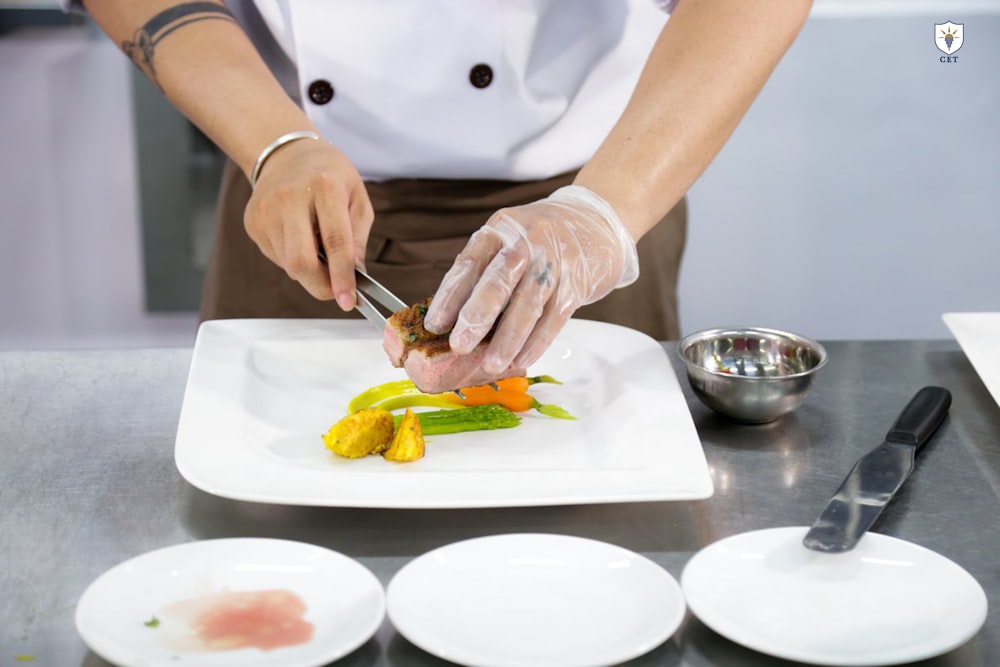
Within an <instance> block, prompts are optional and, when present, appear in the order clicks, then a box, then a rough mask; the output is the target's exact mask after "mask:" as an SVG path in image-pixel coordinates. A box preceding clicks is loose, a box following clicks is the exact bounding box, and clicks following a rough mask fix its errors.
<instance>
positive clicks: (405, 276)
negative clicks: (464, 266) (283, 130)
mask: <svg viewBox="0 0 1000 667" xmlns="http://www.w3.org/2000/svg"><path fill="white" fill-rule="evenodd" d="M573 176H574V174H564V175H561V176H557V177H554V178H550V179H547V180H543V181H530V182H512V181H491V180H477V181H453V180H444V179H399V180H392V181H385V182H379V183H367V184H366V185H367V188H368V194H369V196H370V197H371V201H372V205H373V207H374V209H375V224H374V226H373V228H372V231H371V235H370V237H369V239H368V248H367V253H366V259H365V265H366V268H367V269H368V272H369V273H370V274H371V275H372V277H373V278H375V279H376V280H378V281H379V282H381V283H382V284H383V285H385V286H386V287H388V288H389V289H390V290H392V291H393V292H395V293H396V294H397V295H399V297H400V298H401V299H402V300H403V301H405V302H407V303H416V302H417V301H421V300H423V299H425V298H426V297H428V296H430V295H432V294H434V292H435V291H436V290H437V287H438V285H439V284H440V283H441V279H442V278H443V277H444V274H445V272H447V271H448V269H449V268H450V267H451V264H452V262H453V261H454V259H455V256H456V255H457V254H458V253H459V251H461V250H462V248H464V247H465V244H466V241H468V238H469V236H470V235H471V234H472V233H473V232H475V231H476V230H477V229H479V228H480V227H481V226H482V225H483V224H484V223H485V222H486V220H487V219H488V218H489V217H490V215H491V214H492V213H493V212H494V211H496V210H497V209H500V208H503V207H505V206H516V205H519V204H526V203H529V202H532V201H535V200H537V199H541V198H543V197H545V196H547V195H548V194H550V193H551V192H552V191H554V190H556V189H557V188H559V187H562V186H563V185H568V184H570V183H571V182H572V180H573ZM249 199H250V184H249V183H248V182H247V179H246V177H245V176H244V175H243V173H242V172H241V171H240V170H239V169H238V168H236V167H235V165H234V164H233V163H232V162H227V164H226V167H225V169H224V171H223V177H222V186H221V190H220V193H219V205H218V219H217V225H216V236H215V243H214V246H213V249H212V254H211V256H210V258H209V261H208V266H207V268H206V274H205V282H204V285H203V289H202V302H201V312H200V317H201V319H202V320H211V319H231V318H243V317H307V318H311V317H323V318H344V317H350V318H356V317H360V316H359V315H358V313H357V312H351V313H345V312H344V311H342V310H341V309H340V307H339V306H337V304H336V303H335V302H333V301H318V300H316V299H314V298H313V297H312V296H311V295H310V294H309V293H308V292H307V291H306V290H305V289H303V288H302V287H301V286H300V285H299V284H298V283H297V282H295V281H294V280H292V279H291V278H289V277H288V275H287V274H286V273H285V272H284V270H283V269H281V268H279V267H278V266H276V265H275V264H273V263H271V261H270V260H268V259H267V258H266V257H264V255H263V254H262V253H261V252H260V251H259V250H258V249H257V246H256V245H255V244H254V243H253V241H251V240H250V238H249V237H248V236H247V234H246V232H245V231H244V228H243V212H244V209H245V208H246V205H247V201H249ZM686 232H687V206H686V202H685V200H683V199H682V200H681V202H680V203H679V204H678V205H677V206H675V207H674V209H673V210H672V211H670V213H669V214H667V216H666V217H665V218H664V219H663V220H662V221H661V222H660V223H659V224H657V225H656V227H654V228H653V229H652V230H650V232H649V233H647V234H646V235H645V236H644V237H643V238H642V240H641V241H639V266H640V267H641V271H640V275H639V279H638V280H637V281H636V282H635V283H633V284H632V285H630V286H628V287H625V288H623V289H619V290H615V291H613V292H612V293H611V294H609V295H608V296H606V297H605V298H604V299H602V300H601V301H599V302H597V303H594V304H590V305H589V306H584V307H582V308H580V309H579V310H578V311H577V312H576V315H575V316H576V317H581V318H586V319H592V320H602V321H605V322H614V323H616V324H621V325H624V326H627V327H631V328H633V329H637V330H639V331H642V332H645V333H646V334H648V335H649V336H652V337H653V338H655V339H657V340H676V339H677V338H678V336H679V332H680V328H679V326H678V319H677V274H678V271H679V268H680V261H681V255H682V253H683V250H684V242H685V237H686Z"/></svg>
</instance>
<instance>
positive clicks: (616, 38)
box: [251, 0, 666, 180]
mask: <svg viewBox="0 0 1000 667" xmlns="http://www.w3.org/2000/svg"><path fill="white" fill-rule="evenodd" d="M255 4H256V7H257V9H258V11H259V13H260V18H262V19H263V25H266V27H267V29H268V30H269V31H270V33H271V34H270V36H269V37H270V39H271V40H273V42H272V43H276V44H277V45H278V47H279V48H280V49H281V50H282V51H283V52H284V55H285V57H287V60H288V61H290V63H291V64H292V65H293V66H294V68H295V71H296V72H297V81H296V82H294V84H293V85H294V86H295V90H296V94H295V95H293V97H295V98H296V99H297V100H298V101H299V102H300V103H301V104H302V106H303V108H304V109H305V110H306V112H307V113H308V115H309V117H310V119H311V120H312V121H313V122H314V123H315V124H316V126H317V127H318V128H319V129H320V130H321V132H322V133H323V135H324V136H325V137H326V138H327V139H328V140H330V141H331V142H332V143H333V144H334V145H336V146H337V147H338V148H339V149H340V150H342V151H343V152H344V153H345V154H346V155H347V156H348V157H349V158H350V159H351V160H352V161H353V162H354V164H355V166H356V167H357V169H358V171H359V172H361V174H362V176H363V177H365V178H366V179H369V180H385V179H390V178H416V177H424V178H476V179H478V178H499V179H510V180H530V179H536V178H547V177H550V176H553V175H556V174H560V173H564V172H567V171H570V170H572V169H577V168H579V167H580V166H582V165H583V163H584V162H585V161H586V160H587V159H588V158H589V157H590V156H591V155H592V154H593V153H594V151H595V150H596V149H597V147H598V145H599V144H600V143H601V141H602V140H603V139H604V137H605V136H606V135H607V133H608V131H609V130H610V129H611V127H612V125H613V124H614V123H615V121H616V120H617V119H618V117H619V116H620V114H621V112H622V110H623V109H624V107H625V104H626V102H627V101H628V99H629V96H630V95H631V93H632V90H633V88H634V87H635V82H636V81H637V79H638V77H639V73H640V71H641V69H642V67H643V65H644V64H645V61H646V58H647V56H648V54H649V51H650V49H651V48H652V45H653V42H654V41H655V39H656V37H657V36H658V35H659V32H660V29H661V28H662V26H663V23H664V22H665V21H666V13H665V12H664V11H663V5H664V3H663V2H655V1H654V0H620V1H613V2H612V1H610V0H519V1H516V2H513V1H507V2H504V1H490V2H486V1H485V0H483V1H471V0H336V1H335V2H334V1H331V0H256V2H255ZM251 36H253V35H251ZM255 41H256V42H258V43H259V42H260V39H256V40H255ZM270 60H271V62H274V60H275V59H274V57H273V54H272V57H271V58H270ZM477 65H480V66H481V65H485V66H486V67H487V68H488V70H484V69H483V68H482V67H480V68H479V69H478V70H477V71H476V74H477V75H478V78H477V77H476V76H475V75H473V69H474V68H476V66H477ZM474 78H475V79H476V81H477V82H478V83H479V84H480V86H482V84H483V82H484V81H486V80H488V85H485V86H482V87H477V86H476V85H474V84H473V81H472V79H474ZM287 81H288V76H287V74H286V76H285V82H286V83H287Z"/></svg>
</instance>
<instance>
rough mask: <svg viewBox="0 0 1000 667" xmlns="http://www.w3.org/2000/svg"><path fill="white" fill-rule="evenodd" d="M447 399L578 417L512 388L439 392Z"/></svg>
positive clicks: (563, 417) (454, 401)
mask: <svg viewBox="0 0 1000 667" xmlns="http://www.w3.org/2000/svg"><path fill="white" fill-rule="evenodd" d="M438 396H442V397H444V398H446V399H447V400H449V401H451V402H453V403H458V404H459V405H466V406H470V405H490V404H495V405H502V406H503V407H505V408H507V409H508V410H510V411H512V412H527V411H528V410H538V411H539V412H540V413H542V414H543V415H548V416H549V417H558V418H559V419H576V417H574V416H573V415H571V414H570V413H569V412H567V411H566V410H564V409H563V408H560V407H559V406H558V405H543V404H542V403H539V402H538V399H536V398H535V397H534V396H532V395H531V394H528V393H527V392H522V391H513V390H510V389H494V388H493V387H491V386H489V385H485V386H483V387H466V388H464V389H462V395H461V396H459V395H458V394H457V393H455V392H451V393H448V394H438Z"/></svg>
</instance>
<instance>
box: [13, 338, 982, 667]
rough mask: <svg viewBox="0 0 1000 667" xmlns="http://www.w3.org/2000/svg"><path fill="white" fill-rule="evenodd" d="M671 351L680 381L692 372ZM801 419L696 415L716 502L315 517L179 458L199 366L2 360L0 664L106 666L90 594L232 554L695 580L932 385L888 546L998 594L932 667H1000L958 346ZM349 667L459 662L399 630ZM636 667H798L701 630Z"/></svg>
mask: <svg viewBox="0 0 1000 667" xmlns="http://www.w3.org/2000/svg"><path fill="white" fill-rule="evenodd" d="M665 347H666V348H667V350H668V352H670V356H671V359H672V361H673V363H674V368H675V371H676V372H677V373H678V374H679V375H680V374H681V369H680V364H679V363H678V362H677V360H676V359H674V358H673V357H674V355H673V346H672V345H671V344H667V345H665ZM826 347H827V350H828V352H829V354H830V361H829V363H828V365H827V366H826V368H824V369H823V370H822V371H821V372H820V375H819V377H818V379H817V383H816V385H815V387H814V389H813V392H812V393H811V394H810V396H809V398H808V399H807V400H806V402H805V404H804V405H803V406H802V407H801V408H799V410H798V411H797V412H795V413H793V414H791V415H789V416H787V417H785V418H784V419H782V420H781V421H779V422H776V423H774V424H771V425H766V426H741V425H737V424H734V423H731V422H728V421H725V420H724V419H722V418H719V417H717V416H715V415H714V414H712V413H711V412H709V411H708V410H707V409H706V408H704V407H703V406H702V405H701V404H700V403H698V402H697V400H696V399H695V398H694V396H693V394H691V393H690V391H689V390H688V388H687V384H686V381H683V382H682V383H683V385H684V387H685V391H686V395H687V397H688V403H689V405H690V407H691V412H692V415H693V417H694V421H695V424H696V425H697V428H698V432H699V434H700V436H701V439H702V442H703V443H704V446H705V452H706V455H707V458H708V461H709V464H710V466H711V469H712V474H713V478H714V481H715V485H716V491H715V495H714V496H713V497H712V498H710V499H707V500H702V501H694V502H660V503H627V504H611V505H588V506H568V507H540V508H516V509H470V510H408V511H407V510H375V509H371V510H365V509H337V508H300V507H288V506H277V505H265V504H255V503H246V502H238V501H233V500H226V499H223V498H218V497H215V496H211V495H208V494H206V493H203V492H201V491H199V490H197V489H195V488H193V487H192V486H190V485H189V484H188V483H187V482H185V481H184V480H183V479H182V478H181V477H180V475H179V474H178V472H177V469H176V467H175V466H174V461H173V449H174V437H175V434H176V428H177V420H178V416H179V413H180V407H181V401H182V398H183V394H184V386H185V381H186V378H187V372H188V366H189V364H190V361H191V350H190V349H153V350H107V351H101V350H95V351H66V352H39V351H33V352H17V351H8V352H0V456H2V464H0V665H13V664H24V663H15V656H17V655H19V654H24V655H30V656H34V657H35V661H34V662H33V663H29V664H34V665H38V666H39V667H43V666H45V667H48V666H57V667H64V666H75V665H82V666H85V667H96V666H99V665H106V664H107V663H105V662H104V661H103V660H102V659H100V658H99V657H97V656H96V655H95V654H93V653H91V652H89V651H88V649H87V647H86V646H85V644H84V643H83V641H82V639H80V637H79V636H78V635H77V633H76V630H75V627H74V623H73V615H74V611H75V606H76V603H77V600H78V599H79V596H80V595H81V593H82V592H83V590H84V589H85V588H86V587H87V585H88V584H89V583H90V582H91V581H92V580H93V579H94V578H96V577H97V576H99V575H100V574H101V573H103V572H104V571H105V570H107V569H108V568H110V567H112V566H114V565H116V564H117V563H120V562H121V561H124V560H127V559H129V558H132V557H134V556H137V555H139V554H141V553H144V552H146V551H149V550H152V549H156V548H159V547H164V546H168V545H172V544H177V543H181V542H188V541H191V540H202V539H211V538H219V537H236V536H259V537H278V538H286V539H294V540H302V541H306V542H312V543H315V544H319V545H322V546H326V547H329V548H331V549H335V550H337V551H340V552H342V553H344V554H347V555H349V556H352V557H354V558H357V559H359V560H360V561H361V562H362V563H364V564H365V565H367V566H368V567H369V568H370V569H371V570H372V571H374V572H375V574H376V575H377V576H378V577H379V579H380V580H381V581H382V582H383V584H388V582H389V580H390V579H391V578H392V576H393V574H395V572H396V571H397V570H398V569H399V568H400V567H402V566H403V565H404V564H405V563H406V562H407V561H409V560H410V559H412V558H414V557H416V556H418V555H420V554H422V553H424V552H426V551H428V550H430V549H433V548H435V547H438V546H441V545H444V544H447V543H450V542H454V541H457V540H462V539H467V538H470V537H476V536H482V535H490V534H496V533H507V532H524V531H532V532H552V533H563V534H569V535H577V536H582V537H590V538H594V539H598V540H604V541H606V542H611V543H614V544H618V545H620V546H622V547H625V548H628V549H632V550H634V551H637V552H639V553H642V554H644V555H646V556H648V557H649V558H651V559H653V560H654V561H656V562H657V563H659V564H660V565H662V566H663V567H664V568H666V569H667V570H668V571H669V572H670V573H671V574H673V575H674V576H675V577H677V578H679V577H680V574H681V570H682V569H683V567H684V565H685V563H686V562H687V561H688V559H689V558H690V557H691V556H692V555H693V554H694V553H695V552H696V551H697V550H698V549H700V548H701V547H703V546H705V545H707V544H709V543H711V542H713V541H715V540H718V539H720V538H723V537H726V536H728V535H732V534H735V533H740V532H743V531H747V530H753V529H757V528H767V527H775V526H785V525H807V524H809V523H811V522H812V521H813V519H814V518H815V517H816V515H817V514H818V512H819V511H820V509H821V508H822V507H823V505H824V503H825V502H826V500H827V498H828V497H829V495H830V494H831V493H832V492H833V490H834V489H835V488H836V486H837V485H838V483H839V482H840V480H841V479H842V477H843V476H844V475H845V474H846V473H847V471H848V470H849V468H850V467H851V465H852V464H853V462H854V460H855V459H856V458H857V457H858V456H859V455H861V454H862V453H864V452H865V451H867V450H868V449H870V448H871V447H873V446H874V445H876V444H878V442H880V441H881V438H882V436H883V435H884V434H885V432H886V431H887V430H888V428H889V426H890V425H891V423H892V421H893V420H894V419H895V417H896V415H897V413H898V412H899V410H900V409H902V407H903V406H904V405H905V404H906V402H907V401H908V400H909V398H910V397H911V396H912V394H913V393H914V392H915V391H916V390H917V389H919V388H920V387H922V386H924V385H929V384H935V385H940V386H944V387H946V388H948V389H950V390H951V392H952V394H953V397H954V400H953V404H952V407H951V411H950V414H949V418H948V419H947V420H946V421H945V423H944V425H943V426H942V427H941V429H940V430H939V431H938V433H937V435H936V436H935V438H934V439H933V440H932V441H931V442H930V444H929V445H928V446H926V447H925V448H924V449H923V450H922V451H921V452H920V454H919V456H918V464H917V468H916V470H915V472H914V473H913V475H912V476H911V477H910V479H909V480H908V481H907V483H906V485H905V486H904V487H903V489H902V490H901V492H900V494H899V495H898V496H897V497H896V499H895V500H894V501H893V502H892V504H891V505H890V506H889V508H888V509H887V510H886V512H885V514H884V515H883V516H882V518H881V519H880V520H879V522H878V523H876V525H875V527H874V529H873V530H875V531H877V532H882V533H886V534H889V535H893V536H896V537H899V538H902V539H905V540H909V541H912V542H915V543H917V544H920V545H923V546H925V547H927V548H929V549H932V550H934V551H937V552H938V553H940V554H942V555H944V556H946V557H948V558H950V559H952V560H954V561H955V562H957V563H958V564H959V565H961V566H963V567H964V568H966V569H967V570H968V571H969V572H970V573H971V574H972V575H973V576H974V577H975V578H976V579H977V580H978V581H979V582H980V584H982V586H983V588H984V589H985V590H986V593H987V596H988V598H989V604H990V613H989V616H988V618H987V621H986V625H985V627H984V628H983V629H982V630H981V631H980V632H979V634H978V635H977V636H976V637H974V638H973V639H972V640H971V641H970V642H968V643H967V644H966V645H964V646H962V647H960V648H958V649H956V650H955V651H952V652H951V653H949V654H947V655H945V656H941V657H939V658H936V659H933V660H928V661H924V662H921V663H920V664H921V665H924V666H926V667H930V666H932V665H933V666H940V665H949V666H956V667H957V666H961V667H996V665H1000V559H998V557H997V549H998V547H1000V519H998V516H1000V512H998V510H1000V442H998V441H1000V407H998V406H997V404H996V403H995V402H994V401H993V399H992V398H991V396H990V395H989V393H988V392H987V390H986V388H985V387H984V386H983V384H982V382H981V381H980V379H979V377H978V376H977V375H976V372H975V370H974V369H973V368H972V366H971V365H970V364H969V362H968V360H967V359H966V357H965V355H964V354H963V353H962V352H961V350H960V349H959V347H958V346H957V345H956V344H955V343H954V342H953V341H950V340H941V341H904V342H898V341H893V342H889V341H875V342H827V343H826ZM337 664H338V665H343V666H350V667H373V666H376V665H379V666H381V665H393V666H401V665H406V666H407V667H412V666H417V667H419V666H422V665H445V664H448V663H445V662H443V661H441V660H438V659H436V658H434V657H432V656H430V655H428V654H426V653H424V652H423V651H421V650H420V649H418V648H416V647H415V646H413V645H412V644H410V643H409V642H408V641H406V640H405V639H403V638H402V637H401V636H399V635H398V634H397V633H396V632H395V631H394V630H393V628H392V626H391V625H389V623H388V621H386V622H385V623H384V624H383V625H382V627H381V629H380V630H379V631H378V633H377V634H376V636H375V637H374V638H373V639H372V640H371V641H369V642H368V643H367V644H365V645H364V646H362V647H361V648H360V649H358V650H357V651H355V652H354V653H353V654H351V655H350V656H348V657H346V658H345V659H343V660H342V661H340V662H339V663H337ZM628 664H629V665H633V666H647V665H649V666H651V665H658V666H659V665H665V666H681V665H684V666H690V667H705V666H708V665H727V666H728V665H741V666H742V665H747V666H750V667H753V666H756V665H768V666H772V665H791V664H794V663H790V662H786V661H782V660H777V659H774V658H770V657H768V656H764V655H761V654H758V653H755V652H753V651H750V650H747V649H744V648H742V647H740V646H738V645H736V644H734V643H732V642H730V641H728V640H726V639H724V638H722V637H720V636H719V635H717V634H715V633H714V632H712V631H711V630H709V629H708V628H706V627H705V626H704V625H703V624H701V623H700V622H698V621H697V620H696V619H691V618H689V619H688V620H687V622H686V623H685V624H684V626H682V628H681V630H680V631H679V632H678V633H677V634H676V635H675V636H674V637H673V638H672V639H671V640H669V641H668V642H666V643H665V644H663V645H661V646H660V647H659V648H657V649H655V650H654V651H653V652H651V653H649V654H647V655H645V656H643V657H641V658H638V659H636V660H634V661H631V662H630V663H628Z"/></svg>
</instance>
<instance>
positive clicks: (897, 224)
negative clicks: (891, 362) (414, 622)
mask: <svg viewBox="0 0 1000 667" xmlns="http://www.w3.org/2000/svg"><path fill="white" fill-rule="evenodd" d="M814 7H815V10H814V12H813V16H812V17H811V18H810V20H809V21H808V22H807V25H806V27H805V29H804V30H803V32H802V34H801V35H800V37H799V39H798V40H797V41H796V43H795V44H794V45H793V47H792V48H791V49H790V51H789V53H788V54H787V56H786V58H785V59H784V60H783V61H782V63H781V64H780V65H779V67H778V69H777V70H776V72H775V73H774V75H773V76H772V78H771V80H770V81H769V82H768V84H767V86H766V87H765V89H764V91H763V92H762V94H761V95H760V97H759V98H758V99H757V101H756V103H755V104H754V106H753V107H752V108H751V110H750V112H749V113H748V114H747V116H746V117H745V119H744V122H743V123H742V124H741V125H740V127H739V128H738V129H737V131H736V132H735V133H734V135H733V137H732V138H731V140H730V141H729V143H728V144H727V146H726V147H725V148H724V149H723V151H722V153H721V154H720V155H719V157H718V158H717V159H716V160H715V162H714V163H713V164H712V166H711V167H710V168H709V169H708V170H707V171H706V173H705V174H704V175H703V177H702V178H701V179H700V181H699V182H698V183H697V184H696V185H695V187H694V188H693V189H692V191H691V193H690V204H691V229H690V237H689V245H688V249H687V253H686V256H685V263H684V266H683V269H682V282H681V294H680V296H681V324H682V327H683V328H684V330H685V332H689V331H693V330H697V329H701V328H706V327H712V326H727V325H732V324H752V325H763V326H773V327H780V328H787V329H791V330H793V331H797V332H799V333H803V334H806V335H811V336H813V337H816V338H822V339H838V338H840V339H856V338H943V337H949V336H950V333H949V331H948V330H947V329H946V328H945V326H944V325H943V324H942V322H941V319H940V315H941V313H944V312H948V311H966V310H970V311H971V310H988V311H996V310H1000V3H997V2H968V3H963V2H921V1H920V0H911V1H909V2H880V1H879V0H856V1H855V2H838V1H831V0H827V1H826V2H824V0H817V2H816V4H815V5H814ZM948 20H951V21H953V22H956V23H964V24H965V31H966V32H965V34H966V41H965V43H964V44H963V46H962V47H961V50H960V51H958V52H956V54H955V55H956V56H958V62H954V63H941V62H940V61H939V57H940V56H942V55H944V54H942V53H941V52H940V51H938V50H937V48H936V46H935V44H934V39H933V32H934V24H935V23H944V22H945V21H948Z"/></svg>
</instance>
